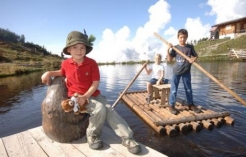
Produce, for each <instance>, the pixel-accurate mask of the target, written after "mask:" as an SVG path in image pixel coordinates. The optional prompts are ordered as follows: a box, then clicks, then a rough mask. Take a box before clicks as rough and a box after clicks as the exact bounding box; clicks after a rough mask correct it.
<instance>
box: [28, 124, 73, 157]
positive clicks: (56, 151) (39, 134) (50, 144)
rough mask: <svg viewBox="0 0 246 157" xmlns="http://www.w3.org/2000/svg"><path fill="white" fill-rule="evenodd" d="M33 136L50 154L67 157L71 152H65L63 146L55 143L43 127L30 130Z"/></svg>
mask: <svg viewBox="0 0 246 157" xmlns="http://www.w3.org/2000/svg"><path fill="white" fill-rule="evenodd" d="M28 131H29V132H30V134H31V135H32V137H33V138H34V139H35V140H36V141H37V142H38V144H39V145H40V147H42V149H43V150H44V151H45V152H46V153H47V155H48V156H59V157H67V156H69V154H67V153H66V152H64V151H63V150H62V149H61V147H59V146H57V145H55V144H54V141H52V140H50V139H49V138H48V137H47V136H46V135H45V134H44V132H43V131H42V130H41V127H37V128H33V129H30V130H28Z"/></svg>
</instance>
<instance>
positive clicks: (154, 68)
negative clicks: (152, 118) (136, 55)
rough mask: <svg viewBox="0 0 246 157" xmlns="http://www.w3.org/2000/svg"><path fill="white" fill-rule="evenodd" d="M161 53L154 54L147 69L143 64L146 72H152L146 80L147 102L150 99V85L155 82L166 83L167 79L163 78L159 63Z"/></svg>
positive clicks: (151, 90)
mask: <svg viewBox="0 0 246 157" xmlns="http://www.w3.org/2000/svg"><path fill="white" fill-rule="evenodd" d="M161 58H162V57H161V54H158V53H157V54H155V63H154V64H153V65H151V66H150V67H149V69H148V68H147V67H146V66H145V70H146V72H147V74H148V75H149V74H152V75H151V79H150V80H149V81H148V82H147V92H148V97H147V98H146V101H147V103H148V104H149V103H150V101H151V100H152V93H153V89H152V85H154V84H157V85H160V84H166V83H168V79H165V78H164V66H163V65H161Z"/></svg>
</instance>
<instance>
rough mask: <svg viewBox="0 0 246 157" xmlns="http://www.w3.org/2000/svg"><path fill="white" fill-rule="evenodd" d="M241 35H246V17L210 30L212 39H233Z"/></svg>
mask: <svg viewBox="0 0 246 157" xmlns="http://www.w3.org/2000/svg"><path fill="white" fill-rule="evenodd" d="M241 34H246V17H243V18H239V19H235V20H231V21H226V22H223V23H219V24H216V25H213V26H212V28H211V29H210V38H211V39H223V38H227V37H228V38H231V39H232V38H235V37H236V36H238V35H241Z"/></svg>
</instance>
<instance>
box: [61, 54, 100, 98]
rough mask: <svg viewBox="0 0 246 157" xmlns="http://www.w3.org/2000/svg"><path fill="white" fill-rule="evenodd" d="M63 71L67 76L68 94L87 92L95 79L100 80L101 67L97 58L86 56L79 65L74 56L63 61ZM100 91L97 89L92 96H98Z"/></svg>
mask: <svg viewBox="0 0 246 157" xmlns="http://www.w3.org/2000/svg"><path fill="white" fill-rule="evenodd" d="M61 73H62V75H63V76H65V77H66V78H67V82H66V86H67V88H68V96H69V97H71V96H73V94H74V93H76V92H77V93H78V94H81V95H83V94H85V93H86V92H87V91H88V89H89V88H90V87H91V85H92V82H93V81H100V73H99V68H98V65H97V63H96V61H95V60H93V59H91V58H88V57H85V58H84V61H83V62H82V63H81V65H78V64H77V63H75V62H74V61H73V59H72V58H69V59H66V60H64V61H63V62H62V65H61ZM99 94H100V91H99V90H98V89H97V90H96V91H95V92H94V93H93V94H92V96H97V95H99Z"/></svg>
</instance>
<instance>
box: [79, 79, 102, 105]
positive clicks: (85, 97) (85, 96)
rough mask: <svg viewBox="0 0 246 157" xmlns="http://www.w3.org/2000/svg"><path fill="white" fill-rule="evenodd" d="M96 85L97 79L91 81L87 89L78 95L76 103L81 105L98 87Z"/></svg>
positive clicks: (97, 84) (97, 83)
mask: <svg viewBox="0 0 246 157" xmlns="http://www.w3.org/2000/svg"><path fill="white" fill-rule="evenodd" d="M98 87H99V81H93V82H92V85H91V87H90V88H89V89H88V91H87V92H86V93H85V94H84V95H81V96H79V97H78V103H79V104H80V105H83V104H84V103H85V101H86V100H87V99H89V98H90V97H91V95H92V94H93V93H94V92H95V91H96V90H97V89H98Z"/></svg>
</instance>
